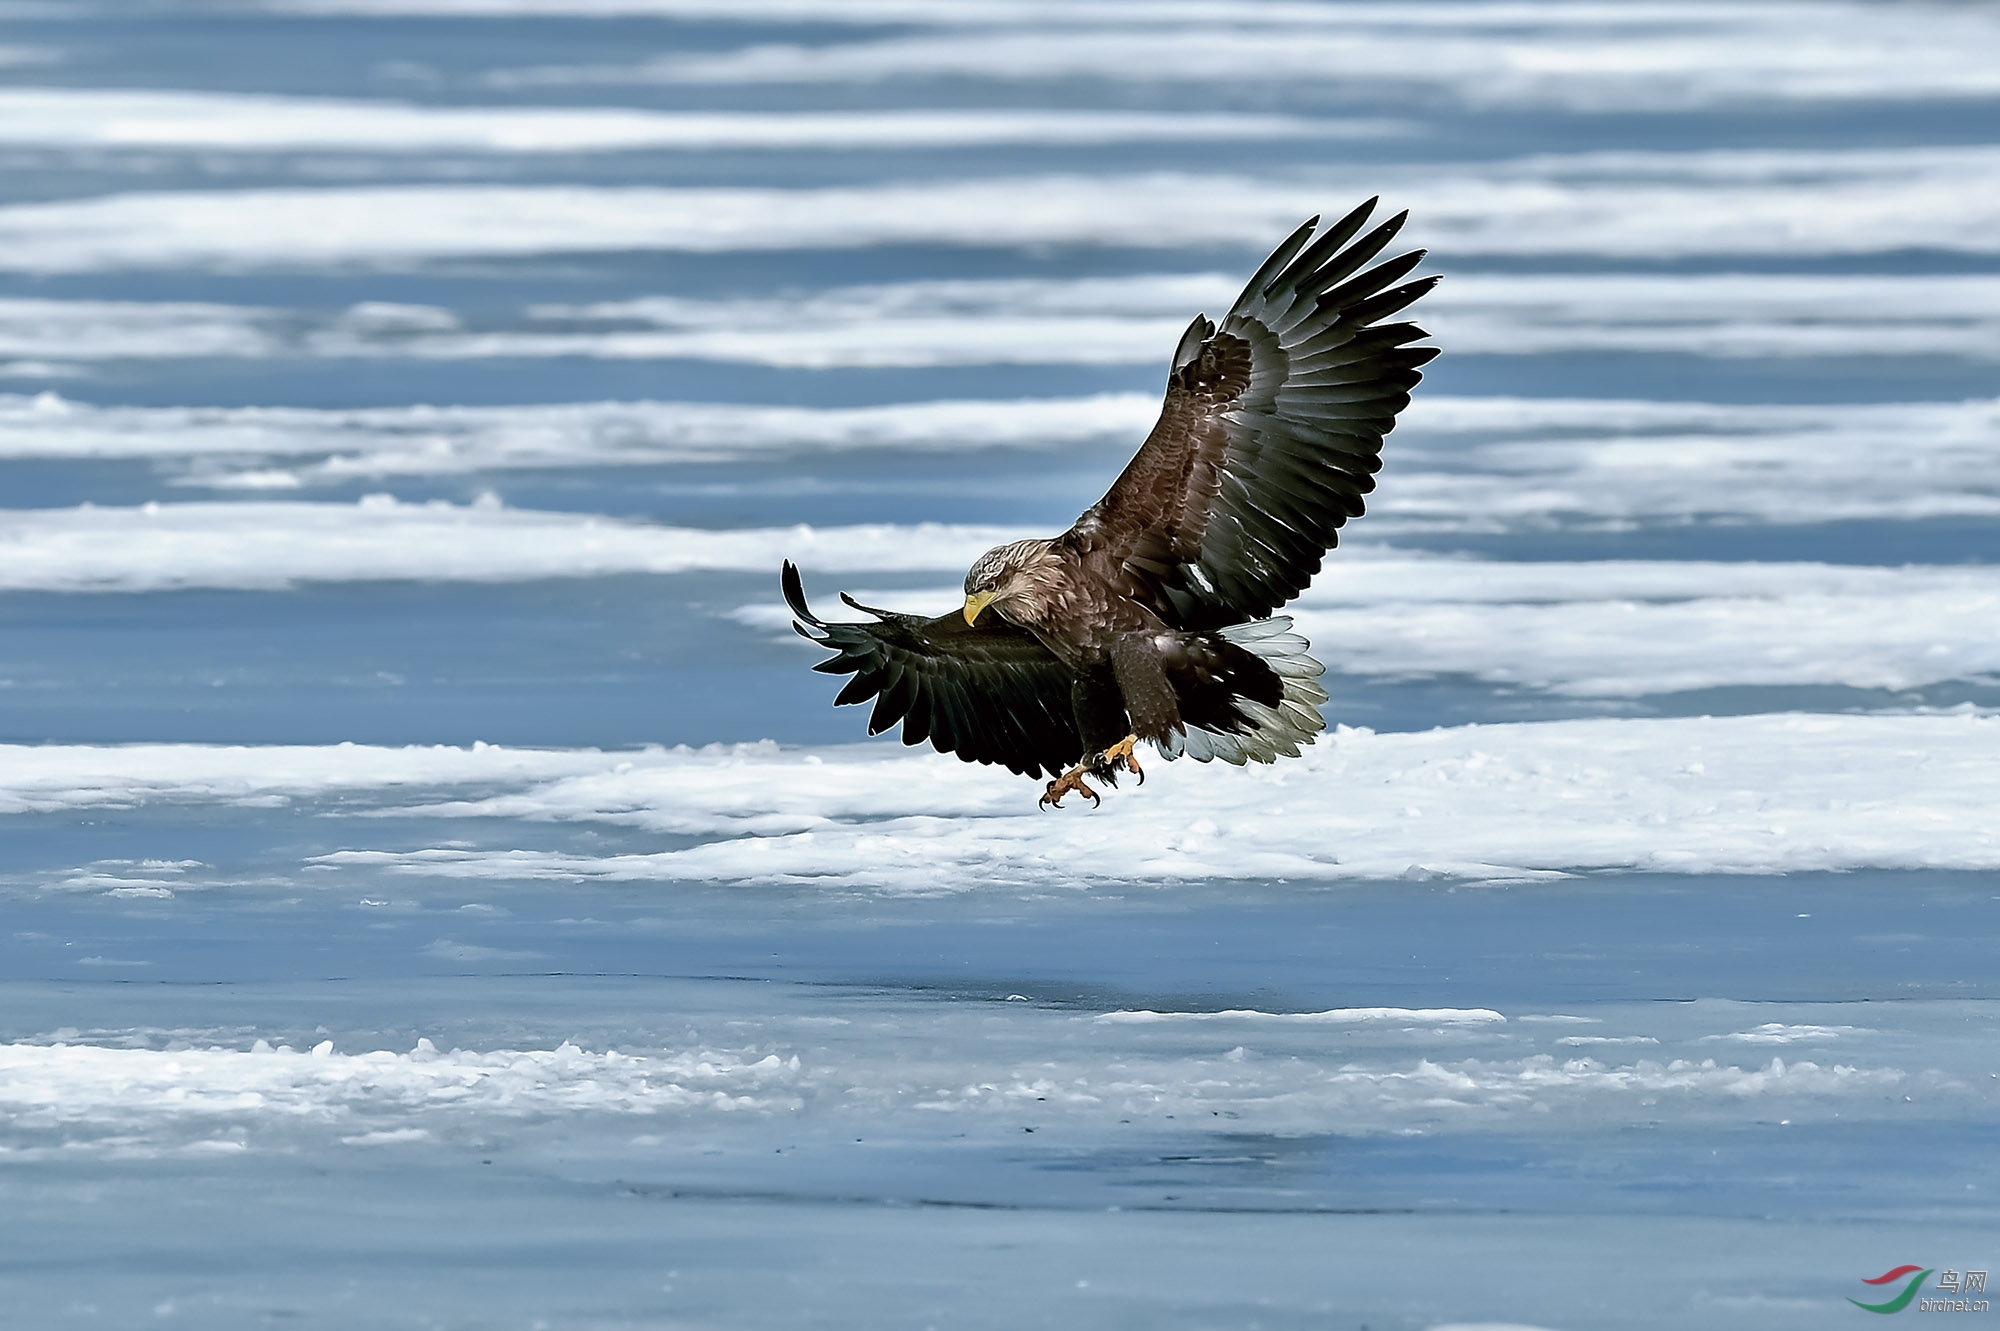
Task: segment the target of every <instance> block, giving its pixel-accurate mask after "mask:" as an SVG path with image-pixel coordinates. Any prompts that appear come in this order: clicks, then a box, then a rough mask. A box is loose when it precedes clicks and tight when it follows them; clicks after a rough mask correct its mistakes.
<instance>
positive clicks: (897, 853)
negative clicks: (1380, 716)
mask: <svg viewBox="0 0 2000 1331" xmlns="http://www.w3.org/2000/svg"><path fill="white" fill-rule="evenodd" d="M1997 737H2000V718H1991V717H1983V716H1976V715H1970V714H1963V715H1939V716H1805V715H1766V716H1744V717H1717V718H1709V717H1701V718H1683V719H1671V720H1650V719H1647V720H1618V721H1565V722H1544V723H1535V724H1522V725H1496V726H1470V727H1459V728H1453V729H1448V730H1435V731H1429V732H1424V733H1421V734H1371V733H1368V732H1364V731H1353V730H1345V729H1342V730H1340V731H1337V732H1336V733H1335V734H1333V735H1330V736H1326V737H1323V738H1322V740H1321V742H1320V743H1319V745H1318V746H1316V747H1315V748H1314V749H1312V750H1310V751H1308V754H1307V756H1306V757H1305V758H1304V759H1303V760H1302V761H1299V762H1294V763H1286V764H1283V765H1281V766H1279V767H1275V768H1260V769H1253V770H1250V771H1248V772H1241V771H1237V770H1235V769H1222V768H1199V767H1194V766H1192V765H1190V764H1178V765H1176V766H1174V767H1172V768H1167V769H1164V770H1161V771H1156V772H1155V773H1154V774H1153V778H1152V780H1150V781H1149V782H1148V783H1147V785H1146V787H1145V789H1144V790H1143V791H1139V792H1136V793H1131V794H1127V793H1125V792H1122V791H1121V792H1119V793H1117V794H1114V795H1113V796H1111V797H1110V799H1109V800H1108V801H1107V806H1106V810H1105V811H1104V812H1103V813H1100V814H1098V815H1096V816H1085V817H1067V816H1065V817H1062V818H1060V819H1058V818H1055V817H1051V816H1049V815H1046V814H1042V813H1038V812H1037V811H1036V810H1035V808H1034V807H1033V806H1034V801H1033V799H1032V798H1031V797H1032V796H1033V795H1034V794H1035V793H1036V792H1037V787H1035V786H1033V785H1031V784H1030V783H1029V782H1026V781H1023V780H1021V779H1019V778H1011V777H1005V776H1002V775H1000V774H998V773H996V772H994V771H991V770H990V769H981V768H974V767H971V766H968V765H966V764H961V763H958V762H957V761H956V760H954V759H950V758H944V757H939V756H936V755H928V754H925V755H907V754H903V753H899V752H898V751H897V750H896V748H895V747H894V746H893V745H891V744H888V743H878V744H876V745H874V746H863V747H855V748H850V749H839V750H827V751H816V752H812V753H810V754H790V753H782V752H781V753H771V752H767V751H754V750H745V751H732V752H704V753H698V754H676V755H672V756H663V757H661V758H659V759H657V760H654V761H650V762H635V763H634V765H633V766H632V767H631V768H630V769H628V770H626V771H624V772H606V773H600V774H596V775H589V776H574V777H566V778H563V779H560V780H557V781H554V782H551V783H548V784H547V785H545V786H542V787H539V788H536V789H533V790H528V791H522V792H519V793H515V794H507V795H494V796H489V797H486V798H484V799H474V800H459V801H453V802H450V803H447V804H441V805H435V806H427V811H428V812H431V813H437V814H449V815H451V816H455V817H478V816H490V817H499V818H521V817H527V818H554V819H563V820H569V819H582V820H588V821H594V820H601V821H606V822H611V823H617V824H623V825H628V826H634V827H639V828H647V829H653V830H656V831H659V832H662V833H673V834H676V835H683V836H701V837H708V838H715V839H712V840H708V841H706V842H704V844H701V845H697V846H694V847H690V848H687V849H680V850H663V851H659V852H654V853H631V854H617V855H604V856H591V855H583V854H576V853H572V852H559V851H543V850H484V849H454V848H449V847H425V848H420V849H383V850H378V849H362V848H358V847H357V848H356V849H353V850H349V851H343V852H336V853H334V854H332V855H330V856H328V857H327V858H326V859H325V860H324V861H323V862H324V863H328V864H333V865H350V866H357V867H369V868H374V869H383V868H386V869H392V870H396V871H399V872H404V873H413V874H422V875H429V876H435V877H441V878H459V879H508V878H518V879H524V880H551V879H555V880H560V879H595V880H616V881H645V880H655V881H672V880H675V879H694V880H706V881H723V882H789V883H795V884H802V885H803V884H810V885H813V886H815V887H817V888H821V889H833V888H848V889H854V890H861V891H871V892H873V891H880V892H891V893H950V892H957V891H964V890H968V889H972V888H976V887H978V886H980V885H981V884H984V883H1016V884H1019V883H1037V884H1046V885H1051V886H1056V885H1062V886H1074V887H1081V886H1087V885H1089V884H1092V883H1100V882H1106V881H1136V882H1144V881H1162V880H1184V879H1205V880H1214V879H1218V878H1284V879H1300V880H1307V881H1319V880H1328V879H1342V878H1376V879H1383V878H1396V877H1400V876H1403V875H1405V874H1408V873H1414V874H1415V875H1416V876H1419V877H1425V876H1430V877H1459V878H1474V879H1489V878H1510V877H1513V878H1518V877H1534V876H1539V875H1545V874H1549V873H1560V872H1567V871H1574V870H1589V869H1616V870H1645V871H1651V872H1664V873H1732V872H1745V873H1777V872H1785V871H1788V870H1803V869H1816V870H1827V869H1858V868H1864V867H1877V868H1962V869H1973V868H1992V867H1994V866H1996V865H2000V829H1995V827H1994V826H1993V821H1992V819H1991V817H1990V816H1989V810H1990V808H1991V806H1992V803H1993V800H1994V798H1995V792H1996V790H2000V756H1996V755H2000V747H1996V738H1997ZM363 844H365V843H363Z"/></svg>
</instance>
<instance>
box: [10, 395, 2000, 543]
mask: <svg viewBox="0 0 2000 1331" xmlns="http://www.w3.org/2000/svg"><path fill="white" fill-rule="evenodd" d="M1158 412H1159V401H1158V398H1157V397H1155V396H1154V395H1151V394H1146V393H1122V394H1103V395H1099V396H1095V397H1087V398H1050V399H1035V398H1030V399H1019V400H1012V401H992V402H973V401H943V402H909V403H896V404H891V405H886V406H880V407H854V408H795V407H756V406H737V405H729V404H715V403H682V402H632V403H618V402H598V403H577V404H560V405H548V406H521V407H382V408H370V409H361V410H347V411H322V410H312V409H307V408H293V407H244V408H218V407H96V406H91V405H88V404H84V403H80V402H74V401H70V400H68V399H66V398H63V397H60V396H58V395H56V394H54V393H42V394H39V395H37V396H34V397H26V396H7V395H0V457H148V458H159V459H164V460H181V459H185V460H186V469H185V470H184V471H183V472H182V473H181V474H180V475H179V476H178V477H177V478H176V479H178V480H180V481H181V482H183V483H187V484H199V485H207V486H213V487H218V488H229V489H242V490H253V491H254V490H260V489H262V490H271V489H292V488H298V487H302V486H306V485H310V484H314V483H328V482H342V481H349V480H352V479H353V478H355V477H369V476H394V475H438V474H454V473H464V472H470V471H479V470H487V469H504V468H510V467H548V466H625V465H645V464H659V463H674V462H695V461H713V460H726V459H732V458H748V457H757V456H760V455H763V456H768V455H771V454H773V453H782V452H785V451H791V450H799V451H825V450H839V449H859V448H885V449H912V450H954V449H976V448H1055V447H1064V446H1071V445H1074V444H1076V443H1079V442H1086V441H1097V440H1104V441H1106V442H1107V443H1111V442H1117V443H1119V444H1120V445H1121V446H1124V447H1133V446H1136V443H1137V441H1138V440H1140V439H1142V438H1143V437H1144V435H1145V431H1146V430H1147V428H1148V427H1149V426H1150V425H1151V424H1152V422H1153V419H1154V418H1155V416H1157V414H1158ZM1388 454H1389V459H1390V465H1389V467H1388V469H1387V471H1386V472H1385V474H1384V476H1383V478H1382V485H1381V489H1380V490H1378V491H1377V492H1376V494H1375V495H1373V496H1371V498H1370V501H1369V508H1370V515H1369V519H1368V521H1367V523H1366V524H1364V526H1363V527H1362V528H1360V529H1359V534H1360V535H1361V536H1362V537H1363V538H1364V539H1365V538H1366V537H1367V536H1369V535H1382V534H1391V533H1393V532H1395V531H1397V530H1399V529H1401V530H1427V531H1428V530H1475V531H1509V530H1519V529H1522V528H1529V529H1533V528H1541V527H1562V526H1585V527H1592V526H1594V527H1610V528H1618V527H1623V526H1629V525H1632V524H1637V523H1646V522H1687V521H1718V522H1763V523H1818V522H1837V521H1852V520H1865V519H1900V520H1916V519H1923V518H1932V517H1949V516H1959V517H1993V516H2000V400H1996V399H1992V398H1985V399H1977V400H1973V401H1968V402H1904V403H1869V404H1855V405H1838V406H1785V405H1752V406H1732V405H1723V404H1712V403H1702V402H1678V403H1677V402H1645V401H1623V400H1617V399H1605V400H1587V399H1572V398H1554V399H1536V398H1457V397H1439V396H1429V395H1425V394H1421V393H1420V394H1418V396H1417V398H1416V400H1415V401H1414V402H1413V403H1412V404H1411V405H1410V408H1409V410H1408V411H1407V412H1406V413H1405V414H1404V417H1403V423H1402V425H1401V426H1400V428H1399V429H1398V430H1397V432H1396V434H1395V436H1394V438H1393V439H1392V440H1391V441H1390V444H1389V448H1388ZM1884 456H1893V457H1894V458H1895V459H1896V460H1897V462H1896V465H1893V466H1884V465H1883V463H1882V459H1883V457H1884ZM1113 461H1115V459H1113ZM281 464H282V465H281ZM1336 562H1338V561H1336Z"/></svg>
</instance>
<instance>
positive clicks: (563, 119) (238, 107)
mask: <svg viewBox="0 0 2000 1331" xmlns="http://www.w3.org/2000/svg"><path fill="white" fill-rule="evenodd" d="M1389 132H1394V127H1393V126H1390V125H1386V124H1384V123H1383V122H1372V123H1371V122H1355V121H1314V120H1308V119H1303V118H1300V117H1297V116H1270V115H1233V114H1202V113H1197V114H1181V113H1161V112H1120V111H1086V110H1078V111H1058V110H1033V109H1020V110H957V109H949V108H928V107H927V108H923V109H921V110H888V111H796V112H793V111H785V112H774V111H737V112H731V111H648V110H638V109H632V108H623V107H506V106H486V107H467V106H421V105H415V104H410V103H400V102H373V101H352V100H335V99H331V98H307V97H279V96H271V95H259V94H248V93H220V92H169V91H140V90H124V89H104V88H8V89H0V144H22V145H37V146H56V147H72V148H187V149H200V150H204V151H218V150H220V151H254V152H298V151H312V150H322V151H324V150H330V149H338V150H345V151H357V152H363V151H365V152H436V151H440V150H449V151H459V152H478V153H576V152H619V151H629V150H635V149H682V150H690V151H745V150H756V149H760V148H771V149H838V148H866V149H877V150H907V149H923V148H965V147H972V146H976V145H988V144H1031V145H1044V144H1057V143H1066V144H1109V143H1135V142H1191V141H1200V140H1232V139H1237V140H1240V139H1288V138H1331V137H1354V136H1356V135H1363V134H1366V135H1380V134H1383V133H1389Z"/></svg>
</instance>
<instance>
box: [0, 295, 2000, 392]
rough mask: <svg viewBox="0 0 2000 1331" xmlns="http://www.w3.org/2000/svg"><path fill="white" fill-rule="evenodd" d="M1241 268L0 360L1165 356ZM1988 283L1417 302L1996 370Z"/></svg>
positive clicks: (31, 353) (145, 316)
mask: <svg viewBox="0 0 2000 1331" xmlns="http://www.w3.org/2000/svg"><path fill="white" fill-rule="evenodd" d="M1239 285H1240V276H1231V275H1228V274H1221V273H1191V274H1155V275H1146V276H1136V277H1096V278H1078V279H1075V280H1070V281H1052V280H1044V279H1025V278H1016V279H991V278H988V279H961V280H949V281H946V280H929V281H917V282H901V283H890V284H882V285H873V286H852V287H834V288H827V289H822V290H817V291H785V292H780V293H777V294H775V295H770V296H755V297H752V296H742V297H729V298H695V297H683V296H642V297H635V298H629V299H624V300H617V301H599V302H592V303H588V304H580V305H535V306H530V307H529V308H527V309H526V310H524V311H523V312H522V315H521V317H520V318H518V319H515V320H510V321H507V322H505V323H504V324H501V325H489V326H478V327H473V326H466V325H465V323H464V322H463V321H462V320H461V318H460V317H459V316H458V315H457V314H455V313H454V312H453V311H451V310H446V309H441V308H436V307H429V306H410V305H388V304H382V303H372V304H363V305H357V306H355V307H353V308H351V309H349V310H347V311H345V312H343V313H342V314H340V315H337V316H335V317H332V318H322V317H317V316H313V317H308V316H307V315H305V314H303V313H301V312H293V311H281V310H271V309H260V308H256V307H250V306H224V305H194V304H173V303H165V302H162V303H157V304H147V303H141V302H106V301H57V300H45V299H43V300H35V299H11V300H10V299H0V355H12V356H23V357H43V358H49V359H53V360H70V361H75V360H102V359H120V358H147V359H150V358H166V359H186V358H190V357H246V358H269V357H300V358H328V357H330V358H341V357H366V358H382V357H416V358H422V359H434V360H469V359H479V358H491V357H502V356H504V357H515V358H537V357H541V358H546V357H554V356H584V357H591V358H596V359H602V360H660V359H689V360H713V361H726V362H737V363H744V364H758V365H772V366H779V367H784V368H805V369H833V368H852V367H877V368H879V367H889V366H942V365H1000V364H1017V365H1032V364H1050V363H1056V364H1081V365H1147V364H1153V363H1156V362H1157V363H1161V364H1164V363H1165V360H1166V355H1167V353H1166V349H1167V348H1171V347H1172V346H1173V344H1174V340H1175V339H1176V338H1177V337H1178V336H1179V335H1180V331H1181V329H1182V328H1183V327H1185V326H1186V321H1187V319H1188V317H1189V316H1190V314H1192V313H1193V312H1195V311H1199V310H1211V311H1214V310H1220V309H1223V308H1227V306H1228V305H1229V304H1230V302H1231V301H1233V300H1234V299H1235V293H1236V289H1237V287H1238V286H1239ZM1996 310H2000V278H1996V277H1990V276H1982V275H1977V274H1973V275H1953V276H1949V277H1944V276H1935V275H1913V276H1899V277H1883V276H1866V275H1863V276H1856V275H1816V276H1813V277H1797V276H1788V275H1777V276H1773V275H1768V274H1677V275H1675V276H1673V277H1658V276H1652V275H1616V276H1613V275H1603V274H1597V275H1577V274H1536V275H1495V274H1459V275H1454V276H1453V277H1452V279H1451V280H1450V281H1449V282H1447V283H1445V284H1444V285H1443V286H1441V287H1439V288H1438V290H1437V291H1436V292H1435V293H1433V294H1432V295H1431V296H1429V297H1428V298H1427V299H1426V300H1425V302H1424V305H1423V308H1422V311H1421V314H1422V319H1423V323H1424V326H1425V327H1426V328H1427V329H1429V330H1430V331H1431V333H1432V334H1433V336H1435V337H1436V338H1438V339H1439V340H1440V342H1441V343H1442V344H1443V345H1445V346H1448V347H1449V348H1451V350H1452V351H1453V352H1454V353H1458V354H1476V355H1510V356H1511V355H1548V354H1560V353H1575V352H1586V353H1593V354H1595V353H1603V352H1628V353H1632V352H1668V353H1672V354H1676V355H1690V356H1702V357H1711V358H1743V357H1756V356H1772V357H1788V358H1800V357H1811V356H1871V357H1873V356H1933V357H1949V358H1954V359H1969V360H2000V314H1996V312H1995V311H1996Z"/></svg>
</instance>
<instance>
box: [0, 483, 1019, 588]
mask: <svg viewBox="0 0 2000 1331" xmlns="http://www.w3.org/2000/svg"><path fill="white" fill-rule="evenodd" d="M1024 534H1026V533H1023V532H1020V531H1018V530H1016V529H1013V528H1007V527H973V526H953V525H946V524H932V523H926V524H922V525H919V526H895V525H890V524H885V523H883V524H873V525H863V526H850V527H834V528H825V529H814V528H812V527H805V526H800V527H779V528H758V529H735V530H725V531H709V530H700V529H695V528H686V527H662V526H654V525H649V524H645V523H639V522H624V521H618V520H616V519H611V518H601V517H594V516H589V515H577V514H569V513H548V512H535V511H532V510H519V509H509V508H506V507H504V506H503V505H501V504H500V503H499V502H498V501H497V500H491V499H485V500H480V501H476V502H474V503H471V504H450V503H446V502H444V501H442V500H438V501H432V502H429V503H421V504H416V503H400V502H398V501H397V500H396V499H395V498H393V497H392V496H389V495H370V496H366V497H364V498H362V499H361V500H359V501H357V502H355V503H352V504H323V503H270V502H265V501H249V502H244V503H234V504H230V503H194V504H159V503H148V504H144V505H140V506H138V507H133V508H98V507H94V506H92V505H89V504H86V505H83V506H81V507H79V508H72V509H43V510H20V509H15V510H0V590H5V591H30V590H32V591H63V592H141V591H171V590H175V589H179V588H187V587H234V588H245V589H256V588H280V587H286V586H290V585H292V584H295V583H299V582H325V581H340V582H347V581H356V580H361V581H369V580H376V579H392V580H397V579H402V580H408V579H418V580H445V581H474V582H509V581H517V580H521V579H532V578H567V577H594V576H601V575H605V574H613V573H684V572H688V571H691V570H697V569H732V570H746V571H760V572H761V571H773V575H774V576H775V570H776V569H777V567H778V565H779V564H780V563H781V562H783V561H784V560H786V559H793V560H800V561H804V562H807V563H810V564H813V565H815V566H819V567H826V568H833V569H860V570H865V569H897V568H908V567H912V566H913V565H914V566H915V567H921V568H950V567H954V566H957V567H965V566H967V565H969V564H970V563H971V561H972V560H974V559H976V558H977V557H978V556H979V555H980V553H981V552H982V551H985V550H987V549H989V548H990V547H992V546H994V545H997V544H1000V543H1001V542H1003V541H1009V540H1015V539H1018V538H1019V537H1020V536H1022V535H1024Z"/></svg>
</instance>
